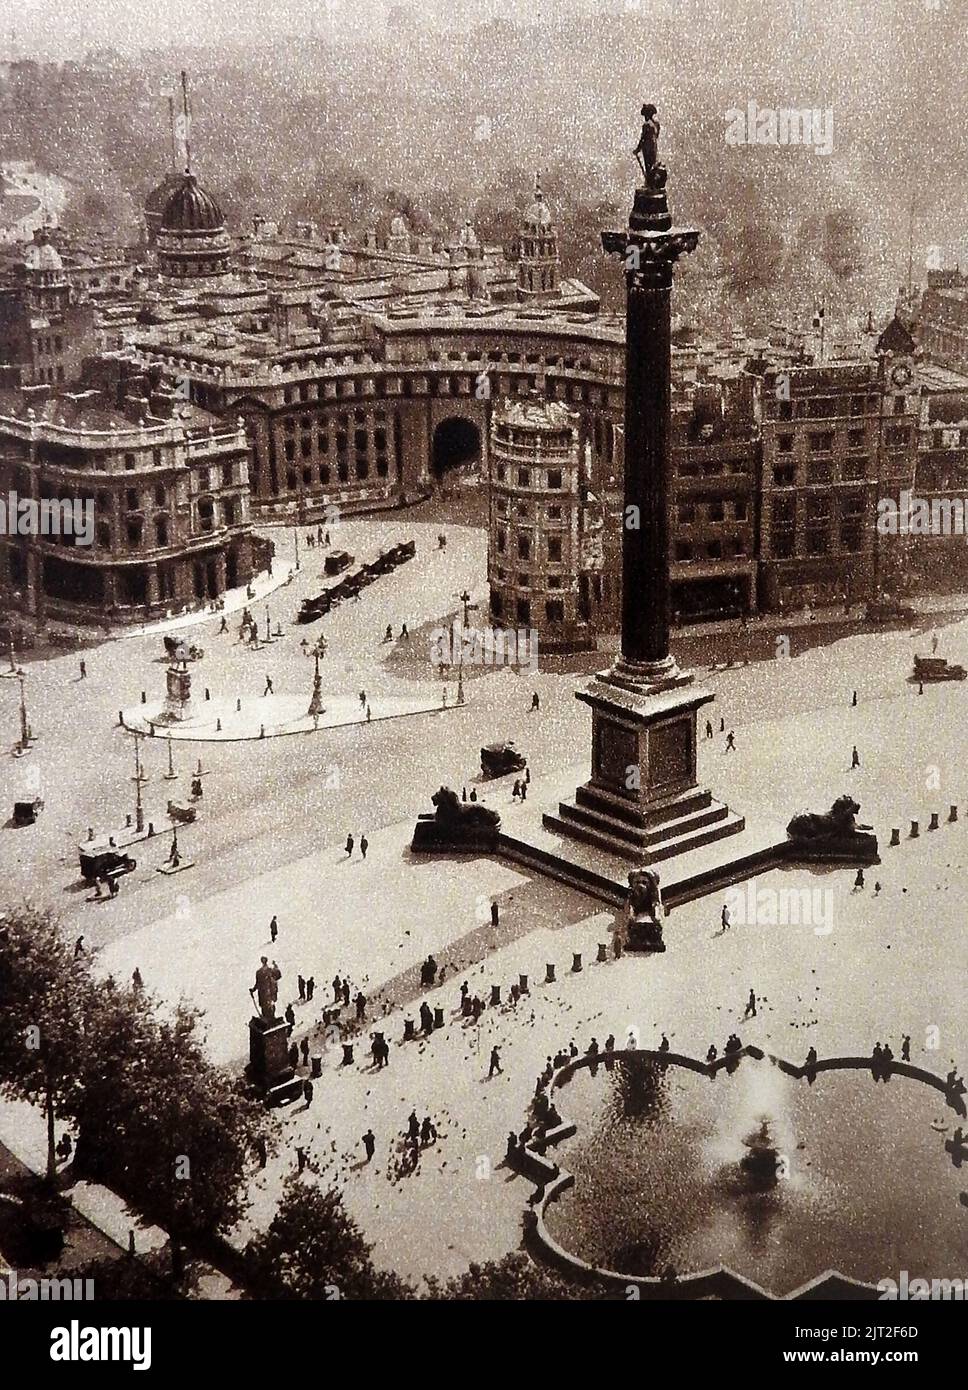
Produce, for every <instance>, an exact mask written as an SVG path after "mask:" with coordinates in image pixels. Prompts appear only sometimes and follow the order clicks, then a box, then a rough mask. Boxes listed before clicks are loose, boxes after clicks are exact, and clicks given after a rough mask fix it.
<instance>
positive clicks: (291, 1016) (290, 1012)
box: [285, 1004, 296, 1031]
mask: <svg viewBox="0 0 968 1390" xmlns="http://www.w3.org/2000/svg"><path fill="white" fill-rule="evenodd" d="M285 1020H286V1022H287V1023H288V1024H289V1028H290V1031H291V1030H292V1029H293V1028H295V1026H296V1011H295V1009H294V1008H293V1007H292V1005H291V1004H287V1005H286V1012H285Z"/></svg>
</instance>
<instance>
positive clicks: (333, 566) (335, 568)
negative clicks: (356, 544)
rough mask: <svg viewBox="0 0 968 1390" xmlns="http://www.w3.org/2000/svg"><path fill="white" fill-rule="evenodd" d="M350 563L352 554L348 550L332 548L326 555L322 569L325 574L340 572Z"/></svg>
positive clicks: (347, 567)
mask: <svg viewBox="0 0 968 1390" xmlns="http://www.w3.org/2000/svg"><path fill="white" fill-rule="evenodd" d="M352 563H353V556H352V555H351V554H350V553H349V551H348V550H334V551H333V552H332V554H330V555H327V556H326V560H325V563H324V565H323V571H324V573H325V574H342V573H343V571H344V570H346V569H349V567H350V565H351V564H352Z"/></svg>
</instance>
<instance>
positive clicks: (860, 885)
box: [854, 869, 864, 893]
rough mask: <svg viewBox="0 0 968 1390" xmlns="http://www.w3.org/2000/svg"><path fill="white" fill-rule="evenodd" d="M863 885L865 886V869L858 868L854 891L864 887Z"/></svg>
mask: <svg viewBox="0 0 968 1390" xmlns="http://www.w3.org/2000/svg"><path fill="white" fill-rule="evenodd" d="M863 886H864V870H863V869H858V870H857V873H856V875H855V877H854V892H855V893H856V892H857V890H858V888H863Z"/></svg>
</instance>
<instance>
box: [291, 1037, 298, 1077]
mask: <svg viewBox="0 0 968 1390" xmlns="http://www.w3.org/2000/svg"><path fill="white" fill-rule="evenodd" d="M289 1065H290V1066H291V1067H292V1069H293V1071H295V1070H296V1068H297V1067H298V1066H299V1048H298V1047H297V1045H296V1044H295V1043H293V1044H292V1045H291V1046H290V1048H289Z"/></svg>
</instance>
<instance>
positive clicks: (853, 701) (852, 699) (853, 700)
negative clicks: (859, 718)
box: [850, 690, 857, 708]
mask: <svg viewBox="0 0 968 1390" xmlns="http://www.w3.org/2000/svg"><path fill="white" fill-rule="evenodd" d="M850 703H851V705H852V706H853V707H854V708H856V707H857V691H856V690H855V691H854V693H853V695H852V696H851V701H850Z"/></svg>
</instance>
